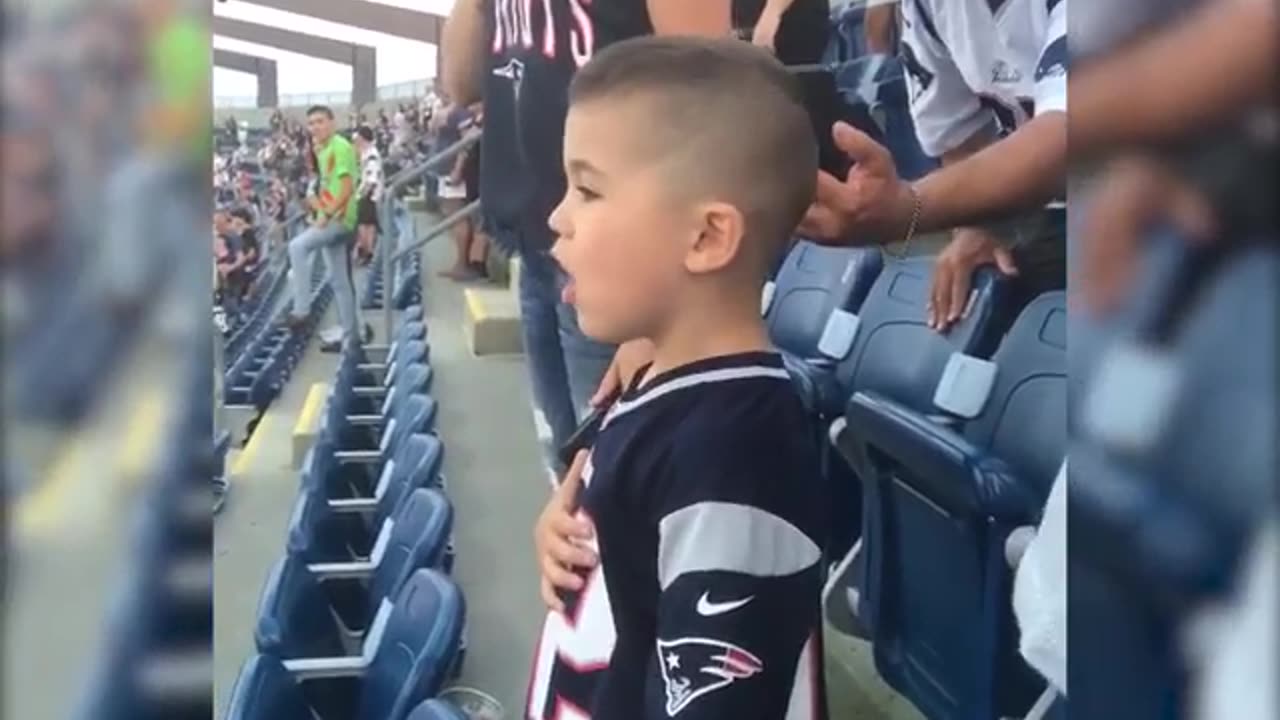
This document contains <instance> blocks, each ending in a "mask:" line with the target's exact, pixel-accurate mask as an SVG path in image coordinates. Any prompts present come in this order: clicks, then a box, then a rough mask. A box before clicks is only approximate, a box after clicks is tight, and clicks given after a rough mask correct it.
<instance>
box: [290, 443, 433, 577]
mask: <svg viewBox="0 0 1280 720" xmlns="http://www.w3.org/2000/svg"><path fill="white" fill-rule="evenodd" d="M315 450H316V449H314V448H313V453H314V452H315ZM443 459H444V446H443V445H442V444H441V442H440V439H439V438H437V437H435V436H433V435H422V434H414V435H410V436H409V437H407V438H405V440H404V441H403V442H402V443H401V446H400V448H399V449H398V452H397V453H396V455H395V456H394V457H393V458H392V459H391V460H390V461H388V462H387V463H386V465H385V466H384V467H383V470H382V477H381V478H379V482H378V485H377V488H376V489H375V493H374V495H373V497H372V498H369V499H367V500H332V501H331V499H330V495H329V493H328V492H327V490H328V489H327V487H326V486H325V483H324V481H325V480H326V478H324V477H322V476H321V474H322V473H324V472H326V470H325V468H323V467H320V466H318V464H317V460H316V456H315V455H314V454H309V455H308V458H307V460H306V462H305V463H304V469H303V473H304V475H303V481H302V482H303V489H302V492H301V493H299V495H298V500H297V502H296V503H295V505H294V508H293V513H292V515H291V516H290V519H289V531H288V533H289V544H288V549H289V552H290V553H295V554H298V555H300V556H302V558H303V559H304V560H305V561H306V562H340V561H347V560H358V559H363V558H367V557H369V554H370V553H371V552H372V551H373V547H374V542H375V539H376V537H377V535H378V533H379V532H380V531H381V528H382V527H383V526H384V523H385V521H386V520H387V518H389V517H391V516H392V515H393V514H394V513H395V512H396V511H397V510H398V509H399V507H400V504H401V503H402V502H403V501H404V498H406V497H408V496H409V495H410V494H411V493H412V492H413V491H414V490H416V489H418V488H437V489H442V488H443V484H442V478H441V474H440V467H441V464H442V463H443Z"/></svg>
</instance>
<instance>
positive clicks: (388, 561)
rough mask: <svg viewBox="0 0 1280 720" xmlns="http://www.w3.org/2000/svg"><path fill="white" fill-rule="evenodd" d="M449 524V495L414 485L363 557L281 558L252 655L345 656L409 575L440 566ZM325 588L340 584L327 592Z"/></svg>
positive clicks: (260, 610)
mask: <svg viewBox="0 0 1280 720" xmlns="http://www.w3.org/2000/svg"><path fill="white" fill-rule="evenodd" d="M452 527H453V509H452V507H451V506H450V505H449V500H448V498H446V497H445V496H444V494H443V493H441V492H439V491H437V490H427V489H421V488H420V489H418V490H415V491H413V493H412V494H411V495H410V496H409V497H408V498H407V499H406V500H405V501H404V503H403V504H402V505H401V506H400V508H399V509H398V510H397V511H396V513H395V514H394V515H393V516H392V517H391V518H390V519H389V520H388V521H387V522H386V523H384V524H383V526H382V530H381V532H380V534H379V537H378V541H377V543H376V545H375V546H374V549H373V553H372V555H371V557H370V558H369V559H368V560H364V561H353V562H331V563H307V562H304V561H303V559H302V557H301V556H300V555H297V554H286V555H285V557H284V558H282V559H281V560H280V561H279V562H278V563H277V564H276V566H275V568H273V569H272V572H271V574H270V575H269V576H268V578H267V583H266V585H265V586H264V587H263V591H262V597H261V600H260V602H259V605H258V621H257V628H256V630H255V633H254V635H255V639H256V641H257V645H258V651H259V652H264V653H270V654H273V655H276V656H278V657H282V658H295V657H316V656H326V655H330V656H331V655H340V654H345V653H346V652H347V651H349V650H350V649H351V648H350V644H349V641H351V640H354V639H356V638H358V637H362V636H363V633H364V631H366V630H368V629H369V628H370V627H371V623H372V621H373V617H374V614H375V613H376V612H377V611H378V608H379V606H380V605H381V603H382V601H383V600H384V599H387V598H391V597H394V596H395V594H396V593H397V592H398V591H399V588H400V586H401V585H402V584H404V582H405V581H406V580H407V579H408V577H409V576H410V575H411V574H412V573H413V572H414V571H415V570H417V569H419V568H423V567H432V568H439V567H440V566H441V565H442V563H443V560H444V554H445V547H446V544H447V542H448V538H449V534H450V532H451V531H452ZM331 583H336V584H339V585H344V586H345V587H341V588H336V589H330V587H329V585H330V584H331ZM335 618H337V619H338V621H339V622H337V623H335V621H334V620H335Z"/></svg>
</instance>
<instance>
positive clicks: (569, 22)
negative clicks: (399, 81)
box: [443, 0, 733, 474]
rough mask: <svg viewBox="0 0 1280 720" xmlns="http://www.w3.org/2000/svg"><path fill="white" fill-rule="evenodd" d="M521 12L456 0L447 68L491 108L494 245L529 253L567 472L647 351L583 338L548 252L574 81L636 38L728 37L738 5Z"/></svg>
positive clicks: (554, 436) (529, 352) (523, 297)
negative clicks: (569, 446)
mask: <svg viewBox="0 0 1280 720" xmlns="http://www.w3.org/2000/svg"><path fill="white" fill-rule="evenodd" d="M521 7H523V5H521V4H520V3H519V2H517V0H493V1H492V2H486V1H485V0H457V1H456V2H455V3H454V6H453V10H452V12H451V14H450V17H449V22H448V23H446V25H445V35H444V38H443V46H444V63H443V69H444V80H445V90H446V92H447V93H448V95H449V97H450V98H452V99H453V101H454V102H456V103H460V104H465V103H471V102H476V101H479V100H483V101H484V107H485V113H486V122H485V125H484V140H483V142H484V146H485V151H484V153H483V154H482V156H481V166H480V184H481V187H480V195H481V197H483V198H484V211H485V215H484V221H485V223H486V225H487V226H488V228H489V229H490V231H491V233H490V237H492V238H493V241H494V243H496V244H497V245H499V246H502V247H505V248H507V249H508V250H510V251H512V252H515V253H518V254H519V255H520V257H521V263H522V265H521V276H520V277H521V282H520V308H521V323H522V329H523V333H524V347H525V353H526V356H527V357H528V360H529V371H530V374H531V383H530V384H531V386H532V388H533V396H534V417H535V422H536V425H537V427H538V429H539V437H540V438H541V439H542V441H543V445H544V449H545V450H546V451H547V457H548V462H549V464H550V466H551V468H552V469H553V471H555V473H556V474H559V473H562V472H563V471H564V470H565V469H566V468H565V467H564V464H563V462H561V461H560V459H559V458H558V457H557V453H556V452H555V450H556V448H558V447H559V446H560V445H561V444H562V443H564V442H565V441H566V440H568V438H569V437H570V436H571V434H572V433H573V431H574V429H575V428H576V427H577V424H578V417H579V416H580V415H582V414H584V413H585V412H586V411H587V410H588V409H589V408H590V406H591V404H592V403H593V400H600V399H602V398H603V397H604V395H605V394H606V393H605V392H603V390H604V388H603V387H602V386H601V379H602V378H608V381H607V383H606V385H607V386H608V387H613V386H616V385H617V384H618V382H619V379H618V378H619V377H620V376H621V375H623V374H626V373H625V372H623V371H624V370H629V369H634V368H635V367H637V366H638V365H639V364H641V363H643V362H646V361H647V354H648V353H649V352H650V351H649V350H648V349H647V346H646V343H644V342H643V341H641V342H638V343H636V344H634V345H633V346H631V347H628V348H627V350H626V351H625V352H623V353H620V359H619V361H618V362H617V363H614V359H613V356H614V353H615V350H616V349H615V348H613V347H611V346H609V345H606V344H602V343H600V342H597V341H595V340H592V339H590V338H588V337H586V336H585V335H584V334H583V333H582V331H581V330H580V329H579V328H578V324H577V318H576V314H575V312H574V309H573V308H572V306H570V305H569V304H567V303H565V302H564V301H563V300H562V298H561V289H562V286H563V284H564V277H563V273H562V272H561V271H560V270H559V269H558V268H557V266H556V263H555V262H554V261H553V260H552V259H551V257H550V254H549V249H550V247H551V244H552V242H553V241H554V240H555V236H554V233H552V232H551V230H550V229H549V227H548V226H547V218H548V217H549V216H550V214H551V210H552V209H553V208H554V207H555V206H556V204H557V203H559V202H560V200H561V199H562V198H563V197H564V194H565V189H566V185H567V183H566V180H565V175H564V168H563V164H562V157H561V156H562V149H563V143H564V121H565V113H566V111H567V97H568V86H569V81H570V79H571V78H572V77H573V75H574V73H575V72H576V71H577V70H578V68H580V67H582V66H583V65H585V64H586V63H587V61H588V60H590V59H591V57H592V55H593V54H594V53H595V52H596V51H597V50H598V49H600V48H603V47H605V46H607V45H609V44H612V43H615V42H618V41H620V40H625V39H627V38H630V37H637V36H641V35H650V34H658V35H665V34H669V35H701V36H711V37H726V36H728V35H730V34H731V32H732V30H733V23H732V7H731V0H704V1H702V2H689V1H688V0H596V1H595V2H592V3H590V4H589V5H585V4H582V3H578V2H571V1H570V0H548V1H547V2H545V3H542V4H535V5H534V6H533V7H534V11H533V13H532V17H529V16H528V14H527V13H525V12H524V11H523V10H521V9H520V8H521ZM513 18H522V20H523V21H522V22H521V23H515V22H512V19H513ZM525 21H527V24H526V22H525ZM525 28H529V29H530V30H532V32H526V31H525ZM481 80H482V82H480V81H481Z"/></svg>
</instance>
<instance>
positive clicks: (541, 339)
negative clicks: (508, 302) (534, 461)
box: [520, 249, 615, 477]
mask: <svg viewBox="0 0 1280 720" xmlns="http://www.w3.org/2000/svg"><path fill="white" fill-rule="evenodd" d="M520 255H521V263H522V264H521V268H520V315H521V326H522V330H523V335H524V352H525V358H526V359H527V361H528V367H529V376H530V377H529V379H530V384H531V386H532V389H533V415H534V425H535V428H536V430H537V433H538V442H539V443H540V444H541V445H542V446H543V450H544V452H545V453H546V457H547V463H548V467H549V470H550V471H552V472H554V473H555V474H556V476H557V477H559V476H560V475H562V474H563V473H564V471H565V469H566V468H565V467H564V464H563V463H561V462H560V460H559V458H558V450H559V448H560V447H561V446H562V445H563V444H564V443H565V442H567V441H568V440H569V438H570V436H572V435H573V431H574V430H576V429H577V427H578V422H579V421H580V420H581V419H582V418H583V417H585V415H586V414H587V413H586V410H587V409H588V405H589V403H590V401H591V396H592V395H594V394H595V391H596V388H597V387H599V385H600V379H601V378H602V377H604V373H605V371H606V370H608V369H609V364H610V363H611V362H612V361H613V353H614V350H615V348H614V346H612V345H606V344H604V343H600V342H596V341H595V340H592V339H591V338H589V337H587V336H586V335H583V334H582V331H581V330H580V329H579V328H578V318H577V313H576V312H574V309H573V307H572V306H571V305H567V304H565V303H563V302H561V301H560V290H561V288H562V287H563V286H564V273H563V271H561V270H560V267H559V266H558V265H557V264H556V262H555V261H554V260H553V259H552V258H551V255H550V253H549V252H548V251H546V250H536V249H531V250H525V251H523V252H521V253H520Z"/></svg>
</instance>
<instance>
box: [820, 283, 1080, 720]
mask: <svg viewBox="0 0 1280 720" xmlns="http://www.w3.org/2000/svg"><path fill="white" fill-rule="evenodd" d="M1066 342H1067V323H1066V297H1065V293H1061V292H1055V293H1046V294H1045V295H1042V296H1040V297H1039V298H1037V299H1036V300H1034V301H1032V302H1031V303H1030V304H1029V305H1028V306H1027V307H1026V308H1025V309H1024V310H1023V311H1022V313H1021V314H1019V316H1018V319H1017V321H1016V322H1015V323H1014V325H1013V328H1012V329H1011V330H1010V331H1009V334H1008V335H1007V337H1006V338H1005V339H1004V341H1003V342H1002V343H1001V345H1000V348H999V350H998V351H997V352H996V353H995V356H994V358H993V359H992V360H991V361H983V360H979V359H976V358H973V357H971V356H965V355H962V354H959V353H957V354H955V355H954V356H953V357H952V360H951V362H950V363H949V365H948V368H947V371H946V372H945V373H944V374H943V379H942V381H941V382H940V383H938V385H937V392H936V393H935V396H934V398H933V402H934V404H935V405H936V406H938V407H939V408H940V409H943V410H946V411H949V412H950V413H951V414H952V415H954V416H956V417H958V418H960V420H961V421H962V422H963V429H962V430H956V429H953V428H952V427H949V426H947V425H943V424H939V423H938V422H936V421H934V420H931V419H929V418H928V417H927V415H926V413H924V412H921V411H920V410H918V409H915V408H911V407H909V406H907V405H906V404H904V403H899V402H897V401H895V400H892V399H890V398H889V397H888V396H887V395H886V394H883V393H879V392H876V391H860V392H858V393H856V394H855V395H854V396H853V398H852V399H851V400H850V402H849V406H848V409H847V411H846V416H845V417H846V421H847V427H846V432H845V438H846V439H847V441H848V442H851V443H856V444H858V445H859V449H858V450H857V451H856V454H857V456H859V457H862V458H864V459H865V460H866V465H864V467H863V471H862V473H861V475H860V477H861V479H862V481H863V490H864V495H863V502H864V508H865V515H866V517H867V523H866V532H865V535H864V543H863V551H864V552H865V553H866V565H867V575H868V578H867V584H866V586H865V596H866V597H867V600H868V605H869V606H870V607H873V608H876V609H877V612H875V619H874V621H873V623H872V633H873V643H874V649H875V657H876V665H877V668H878V669H879V671H880V674H881V675H882V676H883V677H884V678H885V679H886V681H888V682H889V683H890V684H891V685H892V686H894V687H895V688H897V689H898V690H899V691H900V692H902V693H903V694H904V695H906V696H907V697H908V698H910V699H911V701H912V702H913V703H914V704H915V705H916V706H917V707H918V708H920V710H921V711H922V712H924V713H925V714H926V715H927V716H929V717H931V718H939V719H943V718H949V719H952V720H962V719H967V718H994V717H999V716H1001V715H1014V714H1021V713H1025V712H1026V710H1027V709H1028V708H1029V707H1030V706H1031V704H1032V703H1033V702H1034V701H1035V699H1036V695H1037V694H1039V692H1040V690H1041V688H1040V687H1038V686H1037V681H1036V679H1035V677H1034V675H1033V674H1032V673H1031V671H1030V670H1029V669H1028V668H1026V667H1025V665H1024V664H1023V663H1022V662H1021V659H1020V657H1019V656H1018V654H1017V643H1016V638H1015V637H1014V634H1013V633H1012V632H1011V626H1012V622H1013V616H1012V610H1011V608H1010V601H1011V593H1012V574H1011V573H1010V572H1009V569H1008V567H1007V566H1006V563H1005V559H1004V558H1005V554H1004V551H1005V541H1006V539H1007V538H1008V535H1009V533H1010V532H1012V531H1013V530H1014V529H1015V528H1017V527H1019V526H1021V525H1026V524H1035V523H1036V522H1037V521H1038V518H1039V514H1040V511H1041V509H1042V508H1043V506H1044V501H1045V499H1046V498H1047V497H1048V494H1049V489H1050V487H1051V486H1052V483H1053V479H1054V477H1055V476H1056V475H1057V472H1058V469H1059V468H1060V467H1061V465H1062V461H1063V458H1064V457H1065V448H1066V400H1067V384H1066V362H1067V360H1066ZM957 612H962V613H963V615H964V617H965V620H964V621H963V622H957V621H956V617H957Z"/></svg>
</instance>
